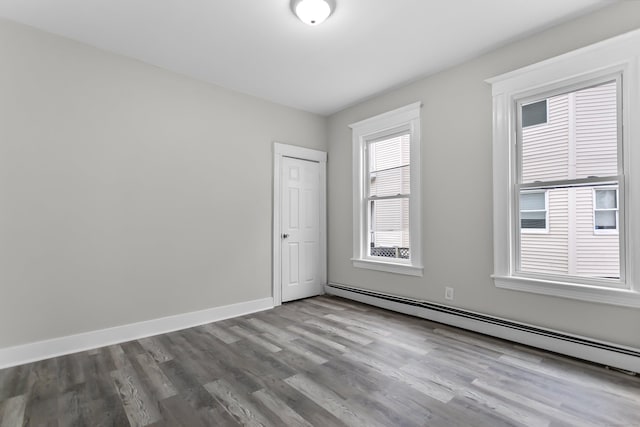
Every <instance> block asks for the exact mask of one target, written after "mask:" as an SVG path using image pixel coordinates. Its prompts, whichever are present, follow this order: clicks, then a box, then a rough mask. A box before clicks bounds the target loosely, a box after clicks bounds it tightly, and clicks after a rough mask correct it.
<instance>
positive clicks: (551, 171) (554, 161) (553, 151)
mask: <svg viewBox="0 0 640 427" xmlns="http://www.w3.org/2000/svg"><path fill="white" fill-rule="evenodd" d="M547 105H548V111H549V114H548V121H547V123H546V124H541V125H536V126H530V127H527V128H524V129H523V132H522V141H523V144H522V157H523V162H522V163H523V165H526V167H525V168H524V169H523V170H522V178H523V182H525V183H528V182H534V181H551V180H554V179H567V164H568V162H569V145H568V144H567V140H568V139H569V113H568V108H569V102H568V96H567V95H561V96H556V97H553V98H549V100H548V103H547Z"/></svg>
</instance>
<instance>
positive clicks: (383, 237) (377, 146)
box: [351, 103, 422, 275]
mask: <svg viewBox="0 0 640 427" xmlns="http://www.w3.org/2000/svg"><path fill="white" fill-rule="evenodd" d="M351 128H352V129H353V195H354V209H353V212H354V214H353V216H354V217H353V229H354V236H353V258H352V260H353V264H354V266H355V267H359V268H368V269H374V270H381V271H388V272H392V273H400V274H410V275H422V259H421V258H422V257H421V250H420V247H421V242H420V103H415V104H411V105H408V106H406V107H403V108H399V109H397V110H394V111H390V112H388V113H384V114H381V115H379V116H375V117H372V118H370V119H366V120H363V121H361V122H358V123H354V124H352V125H351Z"/></svg>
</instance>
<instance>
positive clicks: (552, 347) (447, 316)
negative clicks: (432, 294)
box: [325, 283, 640, 374]
mask: <svg viewBox="0 0 640 427" xmlns="http://www.w3.org/2000/svg"><path fill="white" fill-rule="evenodd" d="M325 292H326V293H327V294H331V295H335V296H340V297H343V298H348V299H351V300H355V301H359V302H362V303H365V304H369V305H373V306H376V307H381V308H385V309H389V310H393V311H397V312H400V313H404V314H409V315H412V316H416V317H421V318H423V319H428V320H432V321H435V322H439V323H444V324H447V325H451V326H456V327H459V328H462V329H468V330H471V331H474V332H479V333H482V334H486V335H491V336H494V337H498V338H502V339H506V340H509V341H514V342H517V343H521V344H525V345H529V346H532V347H537V348H542V349H545V350H549V351H553V352H556V353H560V354H565V355H568V356H572V357H576V358H578V359H583V360H588V361H591V362H595V363H600V364H602V365H605V366H607V367H612V368H617V369H621V370H623V371H625V372H627V373H631V374H633V373H637V372H640V350H639V349H636V348H631V347H624V346H620V345H617V344H613V343H607V342H604V341H596V340H592V339H589V338H585V337H580V336H578V335H571V334H566V333H563V332H559V331H554V330H550V329H544V328H540V327H536V326H532V325H527V324H524V323H519V322H514V321H511V320H507V319H501V318H498V317H493V316H488V315H485V314H481V313H475V312H472V311H467V310H463V309H459V308H454V307H449V306H446V305H441V304H434V303H431V302H427V301H420V300H416V299H411V298H406V297H400V296H395V295H390V294H385V293H380V292H375V291H370V290H366V289H361V288H354V287H350V286H345V285H340V284H336V283H330V284H328V285H326V286H325Z"/></svg>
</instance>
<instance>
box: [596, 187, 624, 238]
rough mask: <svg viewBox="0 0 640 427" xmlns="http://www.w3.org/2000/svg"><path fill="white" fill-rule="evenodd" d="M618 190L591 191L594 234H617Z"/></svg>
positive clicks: (600, 189)
mask: <svg viewBox="0 0 640 427" xmlns="http://www.w3.org/2000/svg"><path fill="white" fill-rule="evenodd" d="M618 221H619V219H618V189H617V188H615V187H613V188H596V189H594V191H593V230H594V233H595V234H611V233H617V232H618Z"/></svg>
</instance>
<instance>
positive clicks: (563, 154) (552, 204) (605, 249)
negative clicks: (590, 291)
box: [520, 83, 620, 277]
mask: <svg viewBox="0 0 640 427" xmlns="http://www.w3.org/2000/svg"><path fill="white" fill-rule="evenodd" d="M547 102H548V121H547V123H545V124H540V125H535V126H531V127H527V128H525V129H523V132H522V144H523V145H522V156H523V164H525V165H526V167H523V170H522V177H523V182H524V183H530V182H534V181H551V180H554V179H573V178H584V177H587V176H614V175H617V122H616V85H615V83H610V84H606V85H601V86H597V87H594V88H589V89H584V90H580V91H578V92H574V93H571V94H565V95H559V96H555V97H552V98H549V99H548V100H547ZM548 193H549V204H548V206H547V208H548V210H549V224H548V226H549V232H548V233H528V232H526V231H523V233H522V234H521V239H520V242H521V256H520V268H521V270H522V271H537V272H549V273H564V274H572V275H580V276H593V277H603V276H604V277H617V276H618V275H619V270H620V268H619V237H618V235H617V234H597V233H595V232H594V218H593V207H594V206H593V189H592V188H578V189H571V190H567V189H561V190H560V189H551V190H548Z"/></svg>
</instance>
